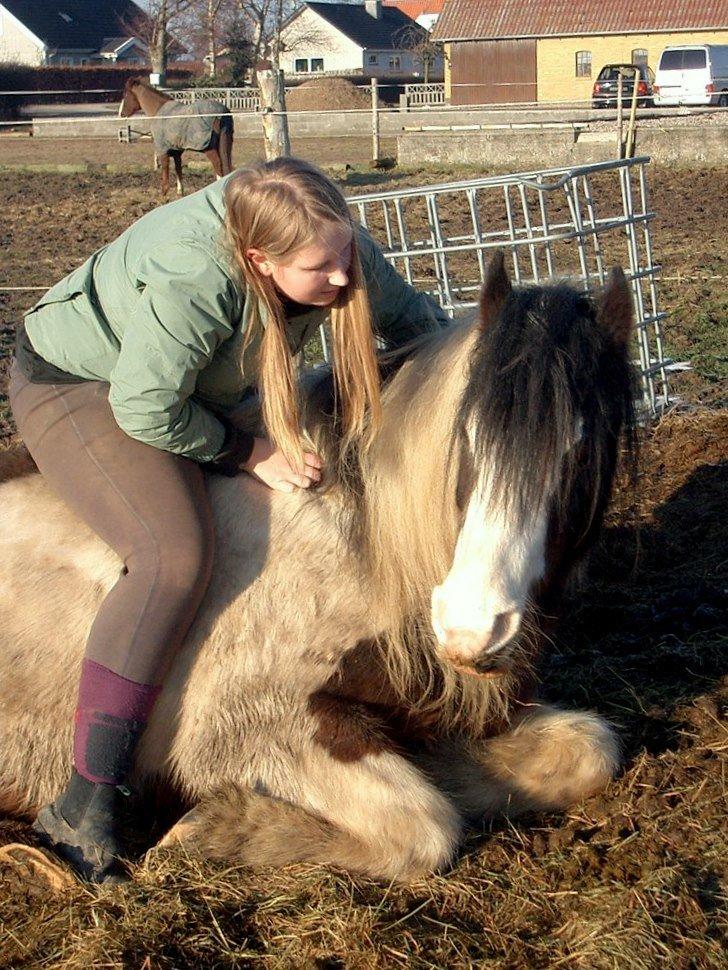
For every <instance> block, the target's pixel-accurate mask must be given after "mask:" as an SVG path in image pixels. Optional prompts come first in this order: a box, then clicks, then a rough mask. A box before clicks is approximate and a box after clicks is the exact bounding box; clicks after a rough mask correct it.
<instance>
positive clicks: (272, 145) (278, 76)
mask: <svg viewBox="0 0 728 970" xmlns="http://www.w3.org/2000/svg"><path fill="white" fill-rule="evenodd" d="M258 87H259V88H260V105H261V115H262V116H263V138H264V139H265V157H266V159H267V160H268V161H271V159H273V158H280V157H281V156H283V155H290V154H291V140H290V138H289V135H288V115H287V114H286V94H285V90H284V87H283V71H258Z"/></svg>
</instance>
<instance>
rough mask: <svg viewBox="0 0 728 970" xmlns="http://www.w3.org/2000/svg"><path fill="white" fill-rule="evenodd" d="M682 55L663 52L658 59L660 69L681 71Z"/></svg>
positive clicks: (680, 52) (676, 52) (668, 51)
mask: <svg viewBox="0 0 728 970" xmlns="http://www.w3.org/2000/svg"><path fill="white" fill-rule="evenodd" d="M682 55H683V52H682V51H670V50H667V51H663V52H662V57H661V58H660V67H661V68H662V70H663V71H681V70H682Z"/></svg>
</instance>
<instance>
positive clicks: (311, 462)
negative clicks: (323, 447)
mask: <svg viewBox="0 0 728 970" xmlns="http://www.w3.org/2000/svg"><path fill="white" fill-rule="evenodd" d="M303 460H304V469H303V474H300V475H299V473H298V472H296V471H294V469H293V468H291V466H290V465H289V463H288V459H287V458H286V456H285V455H284V454H283V452H282V451H279V450H278V449H277V448H276V447H275V445H273V444H271V442H270V441H268V439H267V438H256V439H255V444H254V445H253V450H252V452H251V454H250V458H248V460H247V461H246V462H245V464H244V465H243V470H244V471H246V472H248V474H249V475H253V476H254V477H255V478H257V479H258V480H259V481H261V482H263V483H264V484H265V485H267V486H268V487H269V488H272V489H275V491H276V492H293V491H295V489H296V488H310V486H311V485H313V484H315V483H316V482H320V481H321V468H322V461H321V459H320V458H319V457H318V455H313V454H311V453H310V452H304V455H303Z"/></svg>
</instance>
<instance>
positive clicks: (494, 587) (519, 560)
mask: <svg viewBox="0 0 728 970" xmlns="http://www.w3.org/2000/svg"><path fill="white" fill-rule="evenodd" d="M481 315H482V319H483V335H482V343H483V344H484V345H485V349H483V348H482V347H481V348H480V349H479V350H478V351H477V352H476V353H474V355H473V360H472V362H471V364H472V369H471V386H470V387H469V389H468V391H467V392H466V397H465V398H464V399H463V406H462V409H461V419H462V426H461V435H462V445H461V454H460V463H459V469H460V470H459V481H458V504H459V505H460V507H461V510H462V525H461V529H460V533H459V536H458V539H457V543H456V548H455V553H454V557H453V561H452V564H451V567H450V570H449V572H448V573H447V576H446V577H445V579H444V581H443V582H442V584H441V585H439V586H437V587H436V588H435V589H434V590H433V593H432V626H433V629H434V632H435V635H436V637H437V641H438V644H439V648H440V651H441V654H442V657H443V659H445V660H447V661H449V662H451V663H453V664H455V665H456V666H458V667H465V668H476V669H477V670H478V671H480V672H482V673H487V672H497V671H499V670H501V669H503V668H506V667H507V666H508V665H509V660H510V654H511V653H512V647H513V645H514V643H515V642H516V640H515V638H516V634H517V633H518V632H519V630H520V628H521V623H522V620H523V616H524V612H525V611H526V610H527V609H528V607H529V605H530V601H531V600H532V598H533V596H534V591H535V589H536V587H537V586H539V585H543V584H544V582H548V581H549V580H550V574H551V573H552V572H553V571H556V572H558V570H559V569H561V568H564V569H565V568H566V566H565V562H566V561H567V559H568V560H569V565H570V566H571V565H573V559H574V558H575V557H574V556H573V555H572V553H573V552H574V549H575V548H577V547H578V546H579V545H580V544H581V545H582V546H583V545H584V541H583V540H584V536H585V535H587V533H588V534H589V535H592V536H593V534H594V533H595V531H596V529H595V528H594V520H595V517H599V516H601V512H602V511H603V506H604V501H605V496H606V493H608V491H609V488H610V486H611V480H612V473H613V470H614V462H615V455H616V441H617V440H618V438H619V432H620V428H621V425H622V423H623V420H624V418H625V408H626V412H627V413H629V404H625V401H624V396H625V395H629V394H630V391H631V388H630V382H629V372H628V366H627V353H626V342H627V338H628V335H629V331H630V325H631V298H630V294H629V290H628V287H627V283H626V280H625V279H624V275H623V274H622V273H621V270H620V271H614V272H613V274H612V277H611V278H610V282H609V285H608V286H607V288H606V290H605V292H604V294H603V296H602V299H601V302H600V304H599V305H598V306H597V307H593V306H592V305H591V304H589V303H588V301H586V300H585V298H584V297H583V295H581V294H578V293H576V291H574V290H572V289H570V288H567V287H564V286H562V287H560V288H545V289H543V290H540V289H536V288H533V289H531V290H529V291H519V292H518V293H516V294H512V293H511V287H510V282H509V280H508V278H507V276H506V274H505V270H504V267H503V261H502V258H500V259H496V260H495V261H494V265H493V266H492V267H491V269H490V272H489V276H488V279H487V281H486V284H485V287H484V291H483V295H482V298H481ZM524 321H525V322H524ZM519 326H520V331H519ZM486 331H487V332H486ZM519 341H520V344H519ZM539 341H540V342H541V345H542V346H540V347H539V346H538V344H539ZM529 355H530V356H529ZM615 359H616V360H617V361H618V363H619V362H620V361H621V363H620V365H619V366H617V367H616V369H615V368H614V367H612V366H611V365H612V364H613V363H614V361H615ZM478 368H479V369H480V372H481V373H488V374H489V380H487V381H482V385H483V389H481V390H480V391H479V390H478V388H477V387H473V384H477V383H478V376H477V369H478ZM610 368H611V369H610ZM473 372H475V376H473ZM494 374H502V376H501V377H496V378H493V375H494ZM610 381H614V382H615V383H617V384H619V385H620V386H619V387H618V388H614V387H611V386H609V385H610ZM601 383H604V386H603V387H602V386H601ZM622 384H623V385H624V386H621V385H622ZM620 395H621V396H622V400H620V401H619V403H618V405H615V406H611V407H610V405H609V404H608V403H605V402H609V401H610V399H611V398H612V397H615V398H619V396H620ZM587 439H588V440H587ZM547 574H548V575H547Z"/></svg>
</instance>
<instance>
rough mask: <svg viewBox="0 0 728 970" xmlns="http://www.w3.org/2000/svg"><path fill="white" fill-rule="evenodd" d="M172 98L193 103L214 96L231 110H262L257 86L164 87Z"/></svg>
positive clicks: (215, 99)
mask: <svg viewBox="0 0 728 970" xmlns="http://www.w3.org/2000/svg"><path fill="white" fill-rule="evenodd" d="M161 90H163V91H164V93H165V94H167V95H168V96H169V97H170V98H174V100H175V101H183V102H185V103H186V104H192V103H193V102H195V101H203V100H204V99H205V98H212V99H213V100H214V101H222V103H223V104H224V105H226V106H227V107H228V108H230V110H231V111H258V110H260V94H259V92H258V89H257V88H175V89H173V88H162V89H161Z"/></svg>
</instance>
